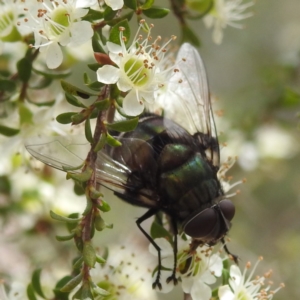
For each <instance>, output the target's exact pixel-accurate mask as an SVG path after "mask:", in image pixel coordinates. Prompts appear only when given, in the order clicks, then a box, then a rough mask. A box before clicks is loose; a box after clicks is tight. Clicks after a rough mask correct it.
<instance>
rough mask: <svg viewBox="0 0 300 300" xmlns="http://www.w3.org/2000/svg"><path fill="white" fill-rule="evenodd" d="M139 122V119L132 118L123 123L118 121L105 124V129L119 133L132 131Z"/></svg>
mask: <svg viewBox="0 0 300 300" xmlns="http://www.w3.org/2000/svg"><path fill="white" fill-rule="evenodd" d="M138 122H139V118H138V117H137V118H133V119H130V120H125V121H120V122H115V123H112V124H106V127H107V128H108V129H109V130H115V131H119V132H128V131H132V130H134V129H135V128H136V126H137V124H138Z"/></svg>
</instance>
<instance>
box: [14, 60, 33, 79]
mask: <svg viewBox="0 0 300 300" xmlns="http://www.w3.org/2000/svg"><path fill="white" fill-rule="evenodd" d="M17 69H18V75H19V78H20V80H21V81H23V82H28V81H29V79H30V76H31V71H32V63H31V61H30V60H29V59H28V58H27V57H24V58H22V59H20V60H19V61H18V62H17Z"/></svg>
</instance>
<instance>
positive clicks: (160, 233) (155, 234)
mask: <svg viewBox="0 0 300 300" xmlns="http://www.w3.org/2000/svg"><path fill="white" fill-rule="evenodd" d="M150 235H151V237H152V238H153V239H157V238H167V239H168V240H169V241H172V239H173V238H172V235H171V234H170V232H169V231H168V230H166V229H165V228H164V227H163V226H162V225H160V224H158V223H157V222H155V221H154V222H153V223H152V225H151V229H150Z"/></svg>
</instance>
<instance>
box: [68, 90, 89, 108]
mask: <svg viewBox="0 0 300 300" xmlns="http://www.w3.org/2000/svg"><path fill="white" fill-rule="evenodd" d="M65 95H66V100H67V101H68V102H69V103H70V104H71V105H73V106H76V107H83V108H86V106H85V105H84V104H83V103H81V102H80V101H79V100H78V99H77V98H76V97H75V96H73V95H71V94H69V93H65Z"/></svg>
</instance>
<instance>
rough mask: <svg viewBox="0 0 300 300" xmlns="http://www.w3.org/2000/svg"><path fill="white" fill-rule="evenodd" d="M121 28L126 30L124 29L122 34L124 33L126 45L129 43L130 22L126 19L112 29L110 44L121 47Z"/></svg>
mask: <svg viewBox="0 0 300 300" xmlns="http://www.w3.org/2000/svg"><path fill="white" fill-rule="evenodd" d="M121 27H122V28H124V30H123V29H122V32H123V37H125V43H127V42H128V41H129V39H130V26H129V23H128V20H127V19H125V20H122V21H121V22H119V23H117V24H116V25H114V26H113V27H112V29H111V31H110V34H109V41H110V42H112V43H115V44H118V45H121V42H120V28H121Z"/></svg>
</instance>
